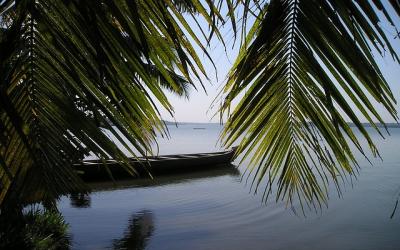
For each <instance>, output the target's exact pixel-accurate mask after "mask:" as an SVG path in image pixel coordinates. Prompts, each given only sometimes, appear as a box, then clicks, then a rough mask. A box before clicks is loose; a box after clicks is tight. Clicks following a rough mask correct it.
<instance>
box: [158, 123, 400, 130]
mask: <svg viewBox="0 0 400 250" xmlns="http://www.w3.org/2000/svg"><path fill="white" fill-rule="evenodd" d="M164 123H165V124H166V125H173V126H177V125H199V124H202V125H224V124H223V123H219V122H171V121H164ZM347 124H349V126H350V127H356V125H355V124H354V123H352V122H349V123H347ZM362 125H363V126H364V127H366V128H369V127H372V125H371V124H370V123H365V122H363V123H362ZM375 125H376V126H377V127H379V128H383V127H384V126H383V124H381V123H375ZM386 127H388V128H400V124H398V123H392V122H390V123H386Z"/></svg>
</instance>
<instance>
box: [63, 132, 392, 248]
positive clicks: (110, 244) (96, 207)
mask: <svg viewBox="0 0 400 250" xmlns="http://www.w3.org/2000/svg"><path fill="white" fill-rule="evenodd" d="M193 127H204V128H205V129H193ZM169 128H170V133H171V137H172V138H171V139H170V140H164V139H162V140H160V143H159V146H160V153H161V154H170V153H192V152H210V151H217V150H218V149H219V148H218V147H217V146H216V144H215V143H216V140H217V138H218V135H219V131H220V129H221V128H220V126H218V125H182V126H180V127H179V128H175V127H173V126H170V127H169ZM390 132H391V134H392V135H391V137H388V138H387V139H386V140H383V139H380V137H379V136H378V135H374V136H373V138H374V139H375V141H376V142H377V144H378V146H379V148H380V151H381V155H382V157H383V159H384V160H383V161H380V160H373V164H374V166H371V165H369V164H368V163H367V162H366V161H365V160H363V159H362V158H361V157H360V159H361V160H360V163H361V164H360V165H361V171H360V174H359V176H358V178H357V180H355V181H354V182H353V187H352V186H351V184H350V183H348V184H347V185H346V187H345V188H344V195H343V197H342V198H338V197H337V195H336V193H335V192H331V193H330V200H329V207H328V208H324V209H322V211H320V212H318V213H312V212H310V213H307V216H306V217H304V216H296V215H295V214H294V213H293V212H292V211H291V210H290V209H288V208H286V207H285V205H284V204H281V203H279V204H276V203H275V202H274V201H272V200H271V201H269V202H268V204H266V205H265V204H263V203H262V202H261V196H260V195H254V194H253V193H251V192H249V191H250V189H249V186H248V185H246V184H245V182H244V181H241V178H240V177H241V173H242V172H243V168H242V167H240V168H239V169H238V170H236V169H235V168H222V169H218V170H213V171H208V172H201V173H193V174H184V175H176V176H168V177H159V178H157V179H156V180H154V181H146V180H138V181H125V182H120V183H118V184H117V185H113V184H112V183H98V184H94V185H93V189H94V190H95V191H94V192H93V193H92V194H91V195H90V197H80V199H76V197H75V199H70V198H69V197H65V198H63V199H61V201H60V202H59V208H60V210H61V212H62V213H63V215H64V217H65V219H66V221H67V222H68V223H69V224H70V231H71V234H72V238H73V248H74V249H288V248H291V249H400V208H399V209H398V211H397V213H396V214H395V216H394V218H393V219H390V215H391V213H392V210H393V208H394V205H395V201H396V199H397V196H398V194H399V192H400V157H399V154H400V129H399V128H394V129H391V130H390Z"/></svg>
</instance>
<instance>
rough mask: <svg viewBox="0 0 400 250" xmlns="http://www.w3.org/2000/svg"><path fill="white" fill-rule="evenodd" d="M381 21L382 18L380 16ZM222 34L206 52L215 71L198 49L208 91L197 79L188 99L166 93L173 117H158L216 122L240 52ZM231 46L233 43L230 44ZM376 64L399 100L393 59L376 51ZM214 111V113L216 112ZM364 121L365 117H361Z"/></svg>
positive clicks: (398, 46) (396, 41) (397, 43)
mask: <svg viewBox="0 0 400 250" xmlns="http://www.w3.org/2000/svg"><path fill="white" fill-rule="evenodd" d="M393 16H395V17H396V19H395V20H394V21H395V23H400V19H399V18H398V17H397V16H396V15H395V14H394V15H392V17H393ZM381 20H384V19H383V18H381ZM189 24H191V26H192V27H194V26H195V24H194V23H193V22H190V21H189ZM382 27H383V29H384V30H385V31H386V33H387V36H388V38H389V39H390V41H392V42H393V43H392V45H393V46H394V48H395V50H396V51H397V52H398V53H399V54H400V38H398V37H397V38H395V31H394V29H393V27H391V26H390V25H389V24H387V23H382ZM221 33H222V35H223V37H224V39H225V42H226V44H227V45H226V47H225V48H224V46H223V45H222V43H220V42H219V41H217V39H215V38H214V40H213V42H212V43H211V45H210V47H209V48H208V52H209V54H210V56H211V57H212V59H213V61H214V63H215V66H216V68H217V70H215V69H214V67H213V65H212V63H211V62H210V61H209V59H207V58H206V56H205V55H203V53H202V52H200V50H197V51H198V55H199V56H200V59H202V61H203V64H204V67H205V69H206V72H207V74H208V77H209V79H210V80H209V81H207V80H206V79H205V78H203V83H204V87H205V89H206V91H207V93H206V92H205V91H204V90H203V89H202V88H201V85H200V83H199V82H198V81H197V82H196V86H197V88H198V90H194V89H192V90H191V91H190V96H189V99H185V98H181V97H177V96H176V95H174V94H171V93H167V97H168V98H169V100H170V102H171V104H172V106H173V107H174V117H171V115H170V114H169V113H168V112H166V111H165V110H161V116H162V118H163V119H164V120H168V121H174V120H175V121H177V122H219V115H218V114H217V107H218V101H216V102H214V104H216V105H214V106H211V105H212V104H213V101H214V100H215V98H216V97H217V96H218V93H219V92H220V91H221V89H222V88H223V86H224V83H225V82H226V75H227V73H228V72H229V69H230V68H231V66H232V64H233V63H234V61H235V58H236V56H237V54H238V51H239V41H236V42H235V44H234V43H233V42H234V39H233V32H232V30H231V28H230V27H229V26H227V27H225V28H223V29H222V30H221ZM233 45H234V46H233ZM375 57H376V58H377V62H378V65H379V66H380V67H381V70H382V73H383V75H384V77H385V78H386V80H387V82H388V83H389V85H390V87H391V89H392V91H393V93H394V95H395V98H396V100H397V101H398V102H399V101H400V84H399V83H400V82H399V81H400V65H399V64H398V63H397V62H395V61H394V60H393V59H392V58H391V57H390V56H389V55H387V56H385V57H384V58H382V57H381V56H380V55H379V54H376V55H375ZM377 110H378V111H379V113H380V114H381V115H382V117H383V119H384V120H385V121H386V122H394V120H393V119H392V118H391V117H390V116H389V114H388V113H387V112H386V111H385V109H384V108H382V107H380V106H379V105H377ZM397 111H398V112H399V113H400V105H398V104H397ZM216 114H217V115H216ZM362 121H365V120H362Z"/></svg>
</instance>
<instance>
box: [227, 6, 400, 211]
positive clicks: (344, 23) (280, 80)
mask: <svg viewBox="0 0 400 250" xmlns="http://www.w3.org/2000/svg"><path fill="white" fill-rule="evenodd" d="M374 3H375V4H376V5H377V6H379V7H380V11H382V12H383V13H387V10H386V8H387V6H385V7H384V6H383V5H382V4H381V3H380V1H374ZM378 11H379V10H377V8H375V7H374V5H372V4H371V3H369V2H368V1H333V0H332V1H331V0H272V1H271V2H270V3H269V5H265V8H264V9H263V10H262V11H261V12H260V17H259V18H258V19H257V20H256V22H255V24H254V27H253V28H252V29H251V32H250V33H249V36H248V37H247V40H248V41H249V42H248V44H247V45H246V46H244V47H242V49H241V52H240V54H239V56H238V59H237V61H236V63H235V65H234V66H233V68H232V70H231V72H230V74H229V80H228V82H227V84H226V86H225V89H224V92H225V96H224V98H225V99H224V103H223V105H222V107H221V112H228V113H229V109H230V106H231V104H232V102H234V101H235V100H237V99H238V100H240V102H239V104H238V105H237V106H236V108H235V109H234V110H233V112H232V114H230V116H229V117H228V120H227V123H226V124H225V128H224V131H223V134H222V140H223V142H224V143H225V145H226V146H231V145H232V144H234V143H236V142H237V141H240V146H239V150H238V154H241V153H243V155H244V157H243V159H246V158H250V167H249V171H250V172H251V173H252V174H253V175H254V179H253V185H254V188H255V190H257V189H258V188H259V186H260V185H261V184H262V183H263V180H265V181H266V184H265V185H266V187H265V190H264V191H265V193H264V199H268V196H269V195H270V194H271V193H272V191H273V189H274V187H275V186H274V185H272V184H276V199H277V200H280V199H282V200H286V201H287V202H288V203H291V202H292V201H294V200H296V197H298V198H297V200H299V202H300V204H301V206H303V205H304V202H305V201H306V202H307V204H310V203H311V204H314V205H322V204H324V203H326V201H327V199H328V196H327V189H328V188H327V186H328V184H329V182H331V181H332V182H333V183H334V185H335V186H336V187H337V189H338V192H339V193H340V185H339V184H340V181H341V180H342V179H344V178H347V177H346V176H353V175H354V174H355V169H356V168H357V161H356V159H355V157H354V154H353V152H352V151H351V150H350V146H349V144H350V143H351V144H354V145H355V146H356V148H357V149H358V150H359V151H360V152H361V153H363V154H364V149H363V148H362V147H361V143H360V141H359V140H360V138H359V137H358V136H356V133H355V132H354V131H353V129H352V128H351V127H350V126H349V124H348V123H347V122H352V123H354V125H355V126H356V127H357V129H358V130H359V131H360V132H361V135H362V137H363V139H365V140H366V141H367V142H368V144H369V147H370V149H371V151H372V153H373V155H375V156H377V155H379V153H378V150H377V148H376V147H375V145H374V142H373V141H372V140H371V138H370V135H369V133H368V131H367V130H366V129H365V128H364V126H363V124H362V122H361V121H362V120H361V117H363V118H365V119H366V120H367V121H368V122H369V123H370V124H371V126H372V127H374V128H375V130H377V131H378V132H379V129H378V128H377V126H376V124H375V122H376V121H378V122H380V123H382V124H384V120H383V119H382V116H381V114H380V113H379V112H378V111H377V109H376V105H375V103H378V104H380V105H381V106H383V107H384V108H385V109H386V110H387V111H388V113H389V114H390V115H391V116H392V117H393V118H394V119H396V120H397V118H398V117H397V112H396V109H395V100H394V97H393V94H392V92H391V90H390V88H389V85H388V83H387V82H386V80H385V78H384V77H383V75H382V73H381V71H380V69H379V66H378V65H377V62H376V59H375V58H374V55H373V51H378V52H379V53H381V54H382V55H383V54H384V53H385V52H389V54H390V55H391V56H392V57H393V58H394V59H395V60H396V61H399V58H398V55H397V53H396V51H395V50H394V49H393V48H392V45H391V42H390V41H389V39H388V38H387V37H386V34H385V32H384V31H383V30H382V28H381V26H380V24H379V23H380V22H381V20H380V19H379V17H378V15H377V12H378ZM386 18H387V20H386V21H389V22H392V21H391V19H390V16H389V15H387V16H386ZM241 95H243V97H241ZM360 114H361V115H360ZM243 135H244V136H243ZM241 136H243V138H242V137H241ZM250 153H254V154H250Z"/></svg>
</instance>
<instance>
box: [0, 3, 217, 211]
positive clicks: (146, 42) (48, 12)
mask: <svg viewBox="0 0 400 250" xmlns="http://www.w3.org/2000/svg"><path fill="white" fill-rule="evenodd" d="M9 8H12V10H13V11H14V13H15V16H14V18H13V19H12V22H11V25H10V26H9V27H7V28H5V29H4V30H3V31H2V34H1V40H0V94H1V98H0V101H1V105H0V128H1V136H0V187H1V188H0V205H1V204H2V202H3V201H4V200H5V199H7V200H10V199H16V200H21V201H24V200H29V199H34V198H32V197H40V198H38V200H40V199H48V200H51V199H54V198H55V197H57V196H58V195H59V194H63V193H66V192H71V191H76V190H82V185H81V184H82V183H81V182H80V181H79V178H78V177H77V175H76V173H75V172H74V170H73V168H72V167H71V166H72V164H73V163H76V162H79V161H80V160H81V159H82V158H83V157H84V156H85V155H87V154H88V153H89V152H90V153H92V154H94V155H95V156H97V157H99V158H101V159H108V158H113V159H116V160H118V161H119V162H121V164H122V165H123V166H124V167H125V169H126V170H127V171H128V172H129V173H131V174H133V175H134V174H136V171H135V169H133V167H132V166H131V165H130V164H129V161H128V158H127V156H126V155H125V154H124V153H123V150H125V151H127V152H129V153H130V154H131V155H133V156H137V155H146V154H148V153H149V152H151V143H152V142H154V140H155V135H156V134H157V133H161V134H165V133H167V131H166V128H165V127H164V124H163V122H162V121H161V118H160V114H159V106H158V105H160V106H161V107H163V108H165V109H166V110H168V111H169V112H171V113H172V107H171V104H170V103H169V101H168V99H167V97H166V96H165V94H164V92H163V86H164V87H167V88H169V89H170V90H172V91H174V92H177V93H178V94H186V93H187V91H186V90H187V87H188V86H194V83H193V78H197V79H199V80H200V77H201V76H202V75H206V72H205V70H204V67H203V66H202V63H201V62H200V60H199V57H198V56H197V53H196V51H195V49H194V47H193V46H192V44H191V43H190V42H189V37H190V38H191V39H193V40H194V41H195V43H196V44H197V45H198V46H200V49H202V50H204V51H205V47H204V45H203V44H202V43H201V42H200V38H198V37H197V36H196V35H195V34H194V32H192V31H191V29H190V27H189V26H188V25H187V23H185V22H184V19H183V18H182V14H181V13H180V12H179V10H178V7H177V6H174V5H173V4H171V2H170V1H159V0H149V1H139V0H138V1H126V0H121V1H79V0H68V1H56V0H21V1H15V2H14V1H1V2H0V13H3V12H4V10H8V9H9ZM209 9H213V13H214V14H212V15H211V14H209V11H208V10H209ZM216 10H217V9H216V7H215V6H214V5H213V3H212V2H209V3H207V4H203V3H200V2H196V3H195V4H194V9H193V10H189V13H191V14H193V15H194V12H193V11H196V13H197V14H196V15H198V16H199V17H203V18H204V19H205V21H206V22H207V23H208V24H209V26H210V27H211V30H213V32H214V33H215V34H216V35H217V36H220V34H219V31H218V28H217V27H216V25H215V23H214V22H215V20H217V19H219V16H218V15H217V12H216ZM185 30H187V31H185ZM186 33H187V34H188V35H189V37H187V36H186V35H185V34H186ZM205 38H208V37H205ZM149 65H151V68H152V70H149ZM175 72H178V73H175ZM179 75H182V77H181V76H179ZM156 103H157V104H156ZM99 125H101V127H102V128H100V126H99ZM105 130H107V131H108V133H109V134H112V135H113V136H114V137H115V138H116V140H117V142H115V141H112V140H111V139H110V138H109V137H108V136H107V135H106V134H105ZM125 138H126V139H127V140H126V139H125ZM116 143H118V144H120V145H122V148H119V147H117V146H116Z"/></svg>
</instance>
